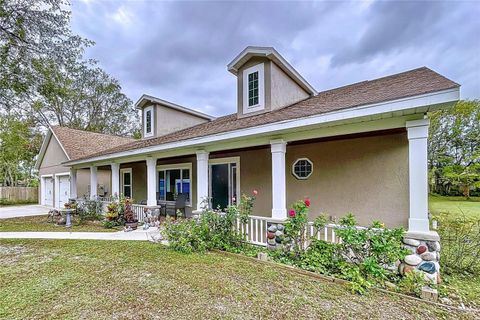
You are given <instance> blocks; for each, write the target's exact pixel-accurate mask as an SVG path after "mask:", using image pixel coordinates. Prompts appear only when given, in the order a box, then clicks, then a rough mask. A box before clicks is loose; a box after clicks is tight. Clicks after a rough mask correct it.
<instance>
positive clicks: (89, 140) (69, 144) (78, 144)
mask: <svg viewBox="0 0 480 320" xmlns="http://www.w3.org/2000/svg"><path fill="white" fill-rule="evenodd" d="M52 136H53V137H55V139H56V140H57V141H58V143H59V144H60V146H61V147H62V150H63V152H64V153H65V155H66V156H67V158H68V160H76V159H80V158H84V157H88V156H89V155H92V154H94V153H98V152H102V151H105V150H108V149H111V148H115V147H118V146H121V145H125V144H128V143H131V142H133V141H136V140H135V139H133V138H128V137H121V136H114V135H109V134H102V133H96V132H90V131H84V130H78V129H71V128H67V127H61V126H52V127H50V128H49V130H48V132H47V135H46V137H45V139H44V141H43V144H42V147H41V149H40V153H39V156H38V159H37V162H36V164H35V168H36V169H38V168H39V167H40V164H41V162H42V160H43V157H44V155H45V152H46V149H47V147H48V144H49V142H50V139H51V138H52Z"/></svg>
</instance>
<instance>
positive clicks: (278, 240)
mask: <svg viewBox="0 0 480 320" xmlns="http://www.w3.org/2000/svg"><path fill="white" fill-rule="evenodd" d="M282 240H283V237H275V242H276V243H282Z"/></svg>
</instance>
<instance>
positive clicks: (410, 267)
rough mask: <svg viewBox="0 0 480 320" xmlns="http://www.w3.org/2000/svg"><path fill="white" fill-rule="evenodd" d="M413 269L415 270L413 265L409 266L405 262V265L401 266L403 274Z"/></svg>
mask: <svg viewBox="0 0 480 320" xmlns="http://www.w3.org/2000/svg"><path fill="white" fill-rule="evenodd" d="M413 270H415V267H414V266H409V265H408V264H406V265H405V267H404V268H403V274H404V275H405V274H407V273H409V272H412V271H413Z"/></svg>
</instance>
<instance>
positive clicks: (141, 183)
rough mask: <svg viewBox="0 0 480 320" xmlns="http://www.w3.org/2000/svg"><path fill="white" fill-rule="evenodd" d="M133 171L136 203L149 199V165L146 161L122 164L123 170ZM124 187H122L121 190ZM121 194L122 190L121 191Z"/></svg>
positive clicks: (133, 194) (133, 190) (133, 188)
mask: <svg viewBox="0 0 480 320" xmlns="http://www.w3.org/2000/svg"><path fill="white" fill-rule="evenodd" d="M127 168H129V169H132V184H133V185H132V198H133V200H134V202H135V203H139V202H140V201H143V200H146V199H147V164H146V163H145V161H139V162H132V163H122V164H121V165H120V170H121V169H127ZM120 180H121V178H120ZM121 187H122V186H121V185H120V188H121ZM120 192H122V190H121V189H120Z"/></svg>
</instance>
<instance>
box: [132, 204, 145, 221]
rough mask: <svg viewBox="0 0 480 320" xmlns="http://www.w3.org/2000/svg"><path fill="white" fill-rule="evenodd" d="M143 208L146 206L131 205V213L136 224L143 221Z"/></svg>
mask: <svg viewBox="0 0 480 320" xmlns="http://www.w3.org/2000/svg"><path fill="white" fill-rule="evenodd" d="M145 208H147V206H146V205H143V204H132V211H133V214H134V216H135V219H137V220H138V222H143V221H144V220H145Z"/></svg>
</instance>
